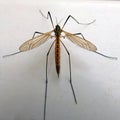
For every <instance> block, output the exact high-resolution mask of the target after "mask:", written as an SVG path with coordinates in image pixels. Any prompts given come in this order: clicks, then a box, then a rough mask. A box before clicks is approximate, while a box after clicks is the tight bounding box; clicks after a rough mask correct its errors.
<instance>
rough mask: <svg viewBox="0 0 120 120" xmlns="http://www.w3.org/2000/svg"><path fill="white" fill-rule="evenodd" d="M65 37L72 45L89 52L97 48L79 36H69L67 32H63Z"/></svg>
mask: <svg viewBox="0 0 120 120" xmlns="http://www.w3.org/2000/svg"><path fill="white" fill-rule="evenodd" d="M63 32H64V33H65V35H66V37H67V38H68V39H69V40H70V41H71V42H73V43H75V44H77V45H79V46H80V47H82V48H84V49H87V50H90V51H94V52H95V51H96V50H97V48H96V46H95V45H94V44H92V43H91V42H90V41H88V40H85V39H83V38H81V37H79V36H76V35H74V34H71V33H69V32H66V31H63Z"/></svg>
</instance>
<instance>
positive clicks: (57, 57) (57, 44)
mask: <svg viewBox="0 0 120 120" xmlns="http://www.w3.org/2000/svg"><path fill="white" fill-rule="evenodd" d="M54 32H55V36H56V40H55V63H56V72H57V74H58V77H59V74H60V36H61V32H62V30H61V28H60V26H59V25H56V27H55V29H54Z"/></svg>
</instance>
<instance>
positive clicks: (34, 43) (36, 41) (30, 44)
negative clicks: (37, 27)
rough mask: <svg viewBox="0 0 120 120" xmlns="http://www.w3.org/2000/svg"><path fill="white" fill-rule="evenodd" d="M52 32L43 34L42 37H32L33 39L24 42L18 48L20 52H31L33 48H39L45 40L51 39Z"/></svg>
mask: <svg viewBox="0 0 120 120" xmlns="http://www.w3.org/2000/svg"><path fill="white" fill-rule="evenodd" d="M52 32H53V30H52V31H50V32H47V33H43V34H42V35H38V36H36V37H34V38H33V39H30V40H28V41H26V42H24V43H23V44H22V45H21V46H20V47H19V50H20V52H23V51H27V50H31V49H33V48H36V47H38V46H40V45H41V44H43V43H44V42H45V41H46V40H48V39H49V38H50V37H51V33H52Z"/></svg>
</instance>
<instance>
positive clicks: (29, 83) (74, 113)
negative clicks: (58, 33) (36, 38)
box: [0, 0, 120, 120]
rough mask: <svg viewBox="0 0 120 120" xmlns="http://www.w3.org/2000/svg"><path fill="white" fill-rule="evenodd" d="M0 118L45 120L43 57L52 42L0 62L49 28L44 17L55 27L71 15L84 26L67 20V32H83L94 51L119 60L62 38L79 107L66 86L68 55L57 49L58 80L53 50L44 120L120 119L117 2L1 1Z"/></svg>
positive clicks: (119, 47) (8, 119) (119, 29)
mask: <svg viewBox="0 0 120 120" xmlns="http://www.w3.org/2000/svg"><path fill="white" fill-rule="evenodd" d="M0 4H1V7H0V120H43V103H44V88H45V60H46V53H47V51H48V49H49V46H50V44H51V42H52V40H48V42H46V43H45V44H44V45H41V46H40V47H39V48H36V49H34V50H32V51H29V52H25V53H21V54H18V55H15V56H11V57H8V58H5V59H3V58H2V56H3V55H6V54H9V53H13V52H17V51H18V48H19V46H20V45H21V44H22V43H23V42H24V41H26V40H28V39H30V38H31V37H32V35H33V33H34V31H40V32H47V31H49V30H51V29H52V26H51V24H50V21H49V20H46V19H44V18H43V17H42V16H41V15H40V13H39V9H41V10H42V11H43V13H44V14H46V13H47V11H48V10H49V11H51V14H52V16H53V20H54V23H55V24H56V19H55V17H57V19H58V21H59V20H61V19H63V20H62V22H61V25H62V23H64V20H65V19H66V17H67V16H68V15H69V14H71V15H73V16H74V17H75V18H76V19H77V20H78V21H80V22H90V21H92V20H93V19H96V22H95V23H93V24H91V25H89V26H82V25H78V24H76V23H75V22H74V21H73V20H70V21H69V22H68V23H67V24H66V26H65V28H64V29H65V30H66V31H68V32H71V33H76V32H82V33H83V35H84V36H85V38H86V39H88V40H90V41H91V42H92V43H94V44H95V45H96V46H97V47H98V51H99V52H101V53H104V54H106V55H110V56H116V57H118V60H117V61H115V60H111V59H107V58H104V57H102V56H99V55H97V54H95V53H92V52H89V51H86V50H83V49H81V48H80V47H78V46H76V45H74V44H73V43H71V42H69V41H68V40H66V39H63V42H64V43H65V45H66V47H67V48H68V50H69V52H70V53H71V64H72V80H73V85H74V89H75V92H76V96H77V101H78V104H77V105H76V104H75V103H74V99H73V96H72V92H71V88H70V85H69V69H68V57H67V54H66V52H65V50H64V48H63V47H61V52H62V53H61V57H62V58H61V74H60V79H58V78H57V75H56V71H55V67H54V49H52V51H51V53H50V57H49V68H48V70H49V72H48V76H49V88H48V91H49V92H48V101H47V115H46V120H119V119H120V114H119V112H120V75H119V73H120V61H119V58H120V13H119V11H120V3H119V2H77V1H76V2H75V1H74V2H73V1H72V0H71V1H69V2H68V1H54V2H51V1H41V0H36V1H35V0H34V1H33V0H29V1H27V0H24V1H15V0H11V1H7V2H6V1H0Z"/></svg>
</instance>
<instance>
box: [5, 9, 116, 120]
mask: <svg viewBox="0 0 120 120" xmlns="http://www.w3.org/2000/svg"><path fill="white" fill-rule="evenodd" d="M40 13H41V15H42V16H43V17H45V18H46V19H48V18H50V21H51V24H52V27H53V30H51V31H49V32H46V33H41V32H34V34H33V37H32V39H30V40H27V41H26V42H24V43H23V44H22V45H21V46H20V47H19V51H18V52H16V53H13V54H9V55H5V56H3V57H8V56H12V55H15V54H18V53H21V52H25V51H28V50H31V49H33V48H36V47H38V46H40V45H42V44H43V43H45V42H46V41H47V40H48V39H50V38H55V40H54V41H53V43H52V44H51V46H50V48H49V50H48V52H47V55H46V85H45V96H44V118H43V120H46V103H47V88H48V56H49V53H50V51H51V48H52V47H53V45H54V44H55V65H56V72H57V75H58V77H59V74H60V44H62V45H63V47H64V48H65V50H66V52H67V54H68V57H69V73H70V74H69V75H70V80H69V82H70V86H71V89H72V93H73V97H74V101H75V103H76V104H77V99H76V95H75V91H74V88H73V84H72V77H71V58H70V53H69V51H68V49H67V48H66V46H65V45H64V43H63V42H62V41H61V38H67V39H69V40H70V41H71V42H73V43H74V44H77V45H78V46H80V47H82V48H84V49H86V50H89V51H92V52H94V53H97V54H99V55H102V56H103V57H106V58H110V59H117V58H116V57H110V56H107V55H104V54H102V53H99V52H97V47H96V46H95V45H94V44H93V43H91V42H90V41H88V40H86V39H85V37H84V36H83V34H82V33H75V34H72V33H69V32H66V31H64V30H63V28H64V27H65V25H66V23H67V21H68V20H69V19H70V18H71V19H73V20H74V21H75V22H77V23H78V24H82V25H89V24H92V23H93V22H95V20H94V21H92V22H90V23H79V22H78V21H77V20H76V19H75V18H74V17H73V16H71V15H69V16H68V17H67V19H66V20H65V22H64V24H63V26H62V27H60V26H59V25H58V24H57V25H56V26H54V24H53V20H52V16H51V13H50V12H49V11H48V14H47V17H46V16H45V15H44V14H43V13H42V12H41V11H40ZM52 33H54V35H52ZM61 33H64V36H62V34H61ZM36 34H40V35H38V36H35V35H36ZM78 35H81V37H80V36H78Z"/></svg>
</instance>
